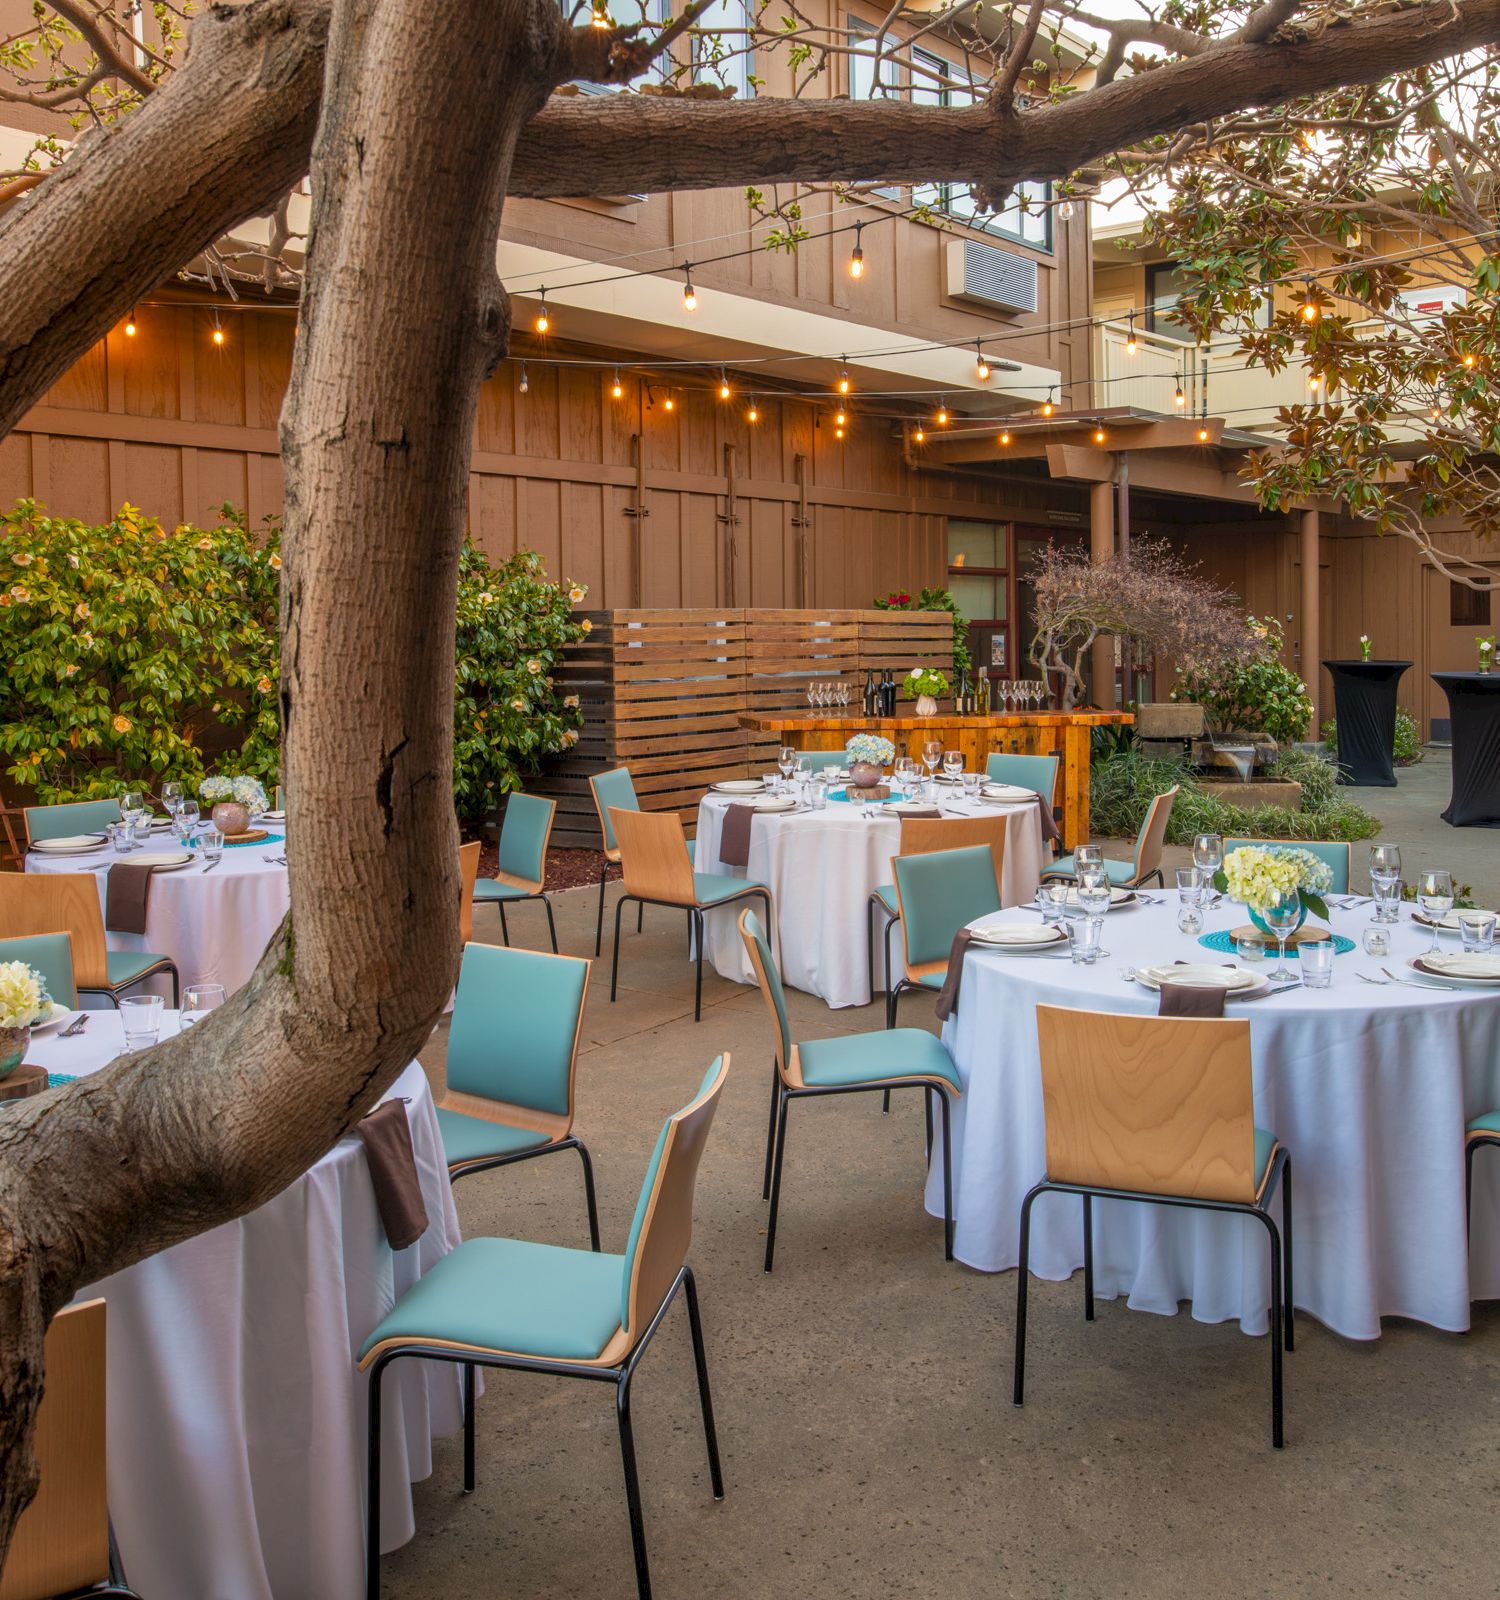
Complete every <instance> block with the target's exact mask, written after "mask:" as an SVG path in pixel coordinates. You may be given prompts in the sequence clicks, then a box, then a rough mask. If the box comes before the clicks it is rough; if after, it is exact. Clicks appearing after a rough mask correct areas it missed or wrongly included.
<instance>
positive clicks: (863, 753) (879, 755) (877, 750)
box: [844, 733, 896, 767]
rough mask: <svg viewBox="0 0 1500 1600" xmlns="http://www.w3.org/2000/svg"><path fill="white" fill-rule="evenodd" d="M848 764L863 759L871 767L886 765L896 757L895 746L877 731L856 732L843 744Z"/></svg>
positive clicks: (851, 764)
mask: <svg viewBox="0 0 1500 1600" xmlns="http://www.w3.org/2000/svg"><path fill="white" fill-rule="evenodd" d="M844 754H845V755H846V756H847V757H848V758H849V765H850V766H853V765H854V763H855V762H856V761H864V762H866V763H868V764H869V765H870V766H872V767H888V766H890V764H891V762H893V761H894V760H895V759H896V747H895V745H893V744H892V743H891V741H890V740H889V739H886V738H883V737H882V736H881V735H880V734H878V733H856V734H855V735H854V737H853V738H852V739H851V740H850V741H849V743H848V744H846V745H845V746H844Z"/></svg>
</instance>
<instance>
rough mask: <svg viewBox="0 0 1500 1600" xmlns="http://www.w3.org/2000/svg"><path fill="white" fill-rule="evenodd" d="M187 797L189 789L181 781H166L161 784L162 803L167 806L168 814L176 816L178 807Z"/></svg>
mask: <svg viewBox="0 0 1500 1600" xmlns="http://www.w3.org/2000/svg"><path fill="white" fill-rule="evenodd" d="M186 798H187V790H186V789H184V788H183V787H182V785H181V784H180V783H164V784H163V785H162V786H161V803H162V804H163V805H164V806H165V807H166V808H167V815H168V816H169V817H175V816H176V815H177V808H178V806H180V805H181V804H182V802H183V801H184V799H186Z"/></svg>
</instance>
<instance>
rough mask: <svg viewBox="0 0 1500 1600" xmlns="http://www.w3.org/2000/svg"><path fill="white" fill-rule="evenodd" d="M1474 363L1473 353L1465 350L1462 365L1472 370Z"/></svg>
mask: <svg viewBox="0 0 1500 1600" xmlns="http://www.w3.org/2000/svg"><path fill="white" fill-rule="evenodd" d="M1474 361H1475V355H1474V352H1473V351H1472V350H1466V351H1465V352H1464V365H1465V366H1466V367H1470V368H1472V367H1473V365H1474Z"/></svg>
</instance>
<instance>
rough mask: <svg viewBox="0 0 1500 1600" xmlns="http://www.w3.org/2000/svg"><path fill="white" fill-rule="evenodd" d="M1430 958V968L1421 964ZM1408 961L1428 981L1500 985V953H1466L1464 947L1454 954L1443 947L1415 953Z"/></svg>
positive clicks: (1488, 986) (1466, 985)
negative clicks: (1434, 951)
mask: <svg viewBox="0 0 1500 1600" xmlns="http://www.w3.org/2000/svg"><path fill="white" fill-rule="evenodd" d="M1427 960H1431V962H1432V967H1431V969H1430V970H1429V969H1428V968H1426V967H1423V966H1420V965H1418V963H1419V962H1423V961H1427ZM1406 964H1407V966H1408V967H1410V968H1411V970H1412V971H1413V972H1414V973H1416V975H1417V976H1418V977H1419V978H1424V979H1426V981H1427V982H1428V983H1452V984H1457V985H1459V986H1460V987H1461V988H1464V989H1500V955H1489V956H1481V955H1470V956H1466V955H1464V954H1463V952H1462V951H1454V952H1453V953H1451V954H1450V953H1449V952H1447V951H1443V952H1442V953H1441V954H1439V955H1435V956H1431V957H1428V956H1426V955H1420V956H1413V957H1412V958H1411V959H1410V960H1409V961H1408V962H1407V963H1406Z"/></svg>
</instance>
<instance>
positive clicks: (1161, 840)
mask: <svg viewBox="0 0 1500 1600" xmlns="http://www.w3.org/2000/svg"><path fill="white" fill-rule="evenodd" d="M1177 790H1178V786H1177V785H1176V784H1173V786H1172V787H1171V788H1170V789H1168V790H1167V792H1166V793H1165V794H1159V795H1157V797H1156V798H1155V799H1154V800H1153V801H1152V802H1151V809H1150V810H1149V811H1148V812H1147V813H1146V821H1145V825H1144V826H1143V827H1142V829H1141V837H1140V842H1139V843H1138V844H1137V845H1136V851H1135V881H1136V882H1137V883H1140V882H1141V881H1142V880H1143V879H1146V878H1149V877H1150V876H1151V874H1152V873H1153V872H1159V871H1160V870H1161V852H1162V846H1163V845H1164V844H1166V842H1167V824H1168V823H1169V822H1170V821H1171V820H1172V807H1173V806H1175V805H1176V804H1177Z"/></svg>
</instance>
